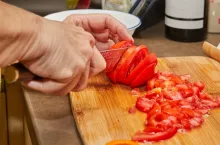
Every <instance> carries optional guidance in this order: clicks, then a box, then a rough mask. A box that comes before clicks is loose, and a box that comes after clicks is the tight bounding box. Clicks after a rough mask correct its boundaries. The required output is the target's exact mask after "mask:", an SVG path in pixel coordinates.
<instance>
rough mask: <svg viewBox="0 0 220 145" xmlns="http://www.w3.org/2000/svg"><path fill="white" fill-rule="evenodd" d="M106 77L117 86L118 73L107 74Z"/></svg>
mask: <svg viewBox="0 0 220 145" xmlns="http://www.w3.org/2000/svg"><path fill="white" fill-rule="evenodd" d="M106 76H107V77H108V78H109V79H110V80H111V81H112V82H113V83H114V84H115V83H116V82H117V80H116V71H112V72H107V73H106Z"/></svg>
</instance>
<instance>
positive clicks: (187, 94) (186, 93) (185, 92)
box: [181, 89, 194, 98]
mask: <svg viewBox="0 0 220 145" xmlns="http://www.w3.org/2000/svg"><path fill="white" fill-rule="evenodd" d="M181 94H182V96H183V97H184V98H187V97H190V96H192V95H193V94H194V92H193V90H192V89H186V90H183V91H181Z"/></svg>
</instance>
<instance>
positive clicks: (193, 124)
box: [189, 117, 204, 128]
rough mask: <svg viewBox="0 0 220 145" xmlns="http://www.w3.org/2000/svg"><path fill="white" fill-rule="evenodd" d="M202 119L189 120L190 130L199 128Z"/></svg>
mask: <svg viewBox="0 0 220 145" xmlns="http://www.w3.org/2000/svg"><path fill="white" fill-rule="evenodd" d="M203 121H204V119H203V118H202V117H194V118H192V119H190V120H189V123H190V126H191V128H193V127H199V126H201V125H202V123H203Z"/></svg>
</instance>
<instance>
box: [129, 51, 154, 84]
mask: <svg viewBox="0 0 220 145" xmlns="http://www.w3.org/2000/svg"><path fill="white" fill-rule="evenodd" d="M152 63H157V57H156V54H155V53H151V54H149V55H147V56H146V57H145V58H144V59H143V60H142V61H141V62H140V63H139V64H138V65H137V66H136V67H135V68H134V69H133V70H132V71H131V70H130V74H129V75H128V77H127V80H126V83H127V84H131V83H132V81H134V80H135V79H136V78H137V76H138V75H139V74H140V73H141V72H142V71H143V70H144V69H145V68H146V67H147V66H149V65H150V64H152Z"/></svg>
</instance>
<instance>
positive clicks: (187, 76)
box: [180, 74, 191, 81]
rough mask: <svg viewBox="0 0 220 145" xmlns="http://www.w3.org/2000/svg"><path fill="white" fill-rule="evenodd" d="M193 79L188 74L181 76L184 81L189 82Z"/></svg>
mask: <svg viewBox="0 0 220 145" xmlns="http://www.w3.org/2000/svg"><path fill="white" fill-rule="evenodd" d="M190 78H191V75H189V74H186V75H180V79H181V80H183V81H188V80H189V79H190Z"/></svg>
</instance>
